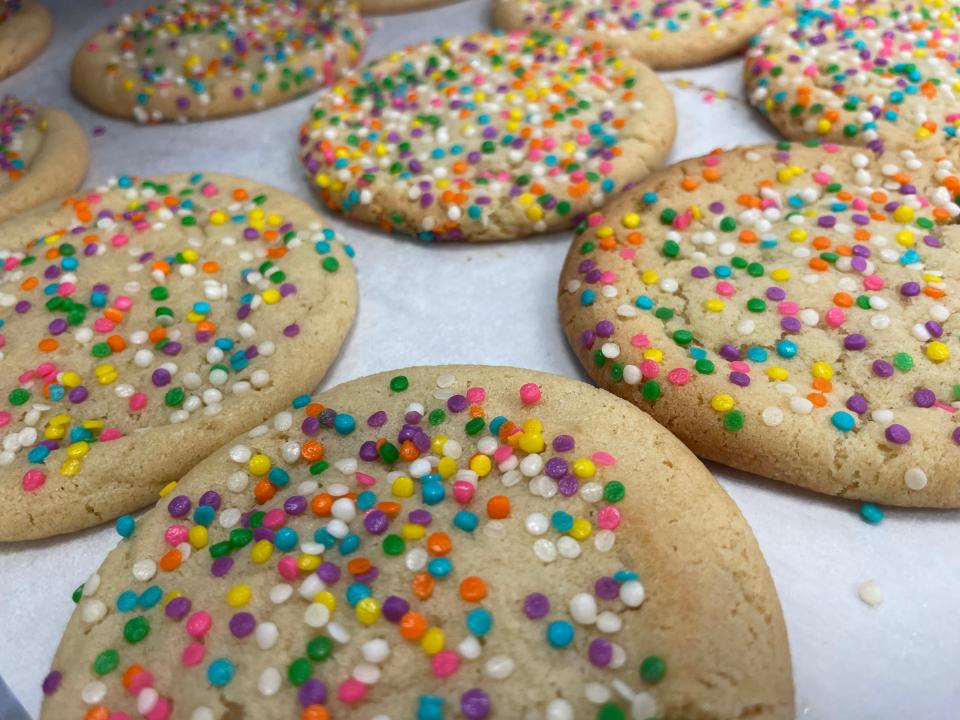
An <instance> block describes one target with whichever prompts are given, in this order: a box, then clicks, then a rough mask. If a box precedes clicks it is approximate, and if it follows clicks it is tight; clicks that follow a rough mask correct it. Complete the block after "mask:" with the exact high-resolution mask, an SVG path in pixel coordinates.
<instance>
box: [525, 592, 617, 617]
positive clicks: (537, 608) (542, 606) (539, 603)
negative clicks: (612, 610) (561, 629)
mask: <svg viewBox="0 0 960 720" xmlns="http://www.w3.org/2000/svg"><path fill="white" fill-rule="evenodd" d="M617 592H619V590H618V591H617ZM523 612H524V613H526V615H527V617H528V618H530V619H531V620H535V619H536V618H542V617H543V616H544V615H546V614H547V613H548V612H550V600H549V598H547V596H546V595H544V594H543V593H536V592H535V593H530V594H529V595H527V596H526V597H525V598H524V599H523Z"/></svg>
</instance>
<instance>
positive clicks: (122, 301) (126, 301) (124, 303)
mask: <svg viewBox="0 0 960 720" xmlns="http://www.w3.org/2000/svg"><path fill="white" fill-rule="evenodd" d="M113 305H114V307H115V308H117V310H124V311H126V310H129V309H130V308H131V307H133V300H131V299H130V298H129V297H128V296H126V295H118V296H117V299H116V300H114V301H113Z"/></svg>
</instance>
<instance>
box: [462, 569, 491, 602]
mask: <svg viewBox="0 0 960 720" xmlns="http://www.w3.org/2000/svg"><path fill="white" fill-rule="evenodd" d="M486 596H487V584H486V583H485V582H483V580H481V579H480V578H478V577H477V576H475V575H471V576H469V577H465V578H464V579H463V581H462V582H461V583H460V597H462V598H463V599H464V600H466V601H467V602H480V601H481V600H483V599H484V598H485V597H486Z"/></svg>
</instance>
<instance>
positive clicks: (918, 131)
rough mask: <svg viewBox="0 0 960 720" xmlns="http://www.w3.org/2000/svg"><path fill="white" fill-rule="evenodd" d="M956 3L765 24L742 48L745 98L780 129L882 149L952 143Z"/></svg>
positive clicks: (958, 106) (958, 115)
mask: <svg viewBox="0 0 960 720" xmlns="http://www.w3.org/2000/svg"><path fill="white" fill-rule="evenodd" d="M958 21H960V7H958V6H956V5H949V4H946V3H942V2H938V1H936V0H931V1H930V2H927V1H926V0H923V1H921V2H907V3H886V2H879V3H873V2H869V3H868V2H852V3H842V4H829V5H827V6H825V7H824V8H823V9H810V10H803V11H801V12H800V13H799V14H798V15H797V16H796V17H790V16H787V17H784V18H782V19H781V20H780V21H779V22H778V23H776V24H774V25H771V26H769V27H766V28H764V30H763V31H762V32H761V33H760V34H759V36H758V37H757V38H756V39H755V41H754V43H753V47H751V49H750V50H749V51H748V53H747V61H746V63H745V64H744V76H745V80H746V84H747V88H748V91H749V98H750V102H751V103H752V104H753V105H755V106H756V107H757V108H758V109H759V110H760V111H761V112H762V113H764V114H765V115H766V116H767V117H768V118H769V119H770V122H771V123H773V124H774V125H775V126H776V127H777V128H778V129H779V130H780V131H781V132H782V133H783V134H784V135H786V136H787V137H790V138H795V139H806V138H815V137H823V138H826V139H828V140H832V141H835V142H842V143H848V144H857V145H866V146H867V147H869V148H870V149H872V150H874V151H875V152H882V151H883V150H884V148H889V149H891V150H896V149H898V148H917V147H920V146H933V147H934V148H937V147H939V148H941V150H942V149H944V148H946V147H949V146H952V147H955V146H956V142H955V140H956V134H957V128H958V127H960V81H958V79H957V69H958V68H960V57H958V54H957V45H958V42H960V32H958V30H957V26H958Z"/></svg>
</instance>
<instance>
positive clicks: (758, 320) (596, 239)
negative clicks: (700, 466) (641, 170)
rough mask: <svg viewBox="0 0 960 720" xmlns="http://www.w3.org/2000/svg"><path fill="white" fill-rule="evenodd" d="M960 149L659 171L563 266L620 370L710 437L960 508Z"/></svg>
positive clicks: (823, 150)
mask: <svg viewBox="0 0 960 720" xmlns="http://www.w3.org/2000/svg"><path fill="white" fill-rule="evenodd" d="M958 193H960V179H958V177H957V172H956V168H955V165H954V164H953V163H952V162H951V161H950V160H948V159H940V160H932V159H928V158H921V157H920V156H918V155H916V154H914V153H913V152H912V151H909V150H904V151H902V152H900V153H892V152H891V153H887V154H885V155H883V156H881V157H876V156H875V155H874V154H873V153H871V152H869V151H866V150H859V149H856V148H844V147H841V146H837V145H823V146H822V147H821V146H817V145H815V144H814V145H813V146H803V145H791V144H789V143H781V144H778V145H767V146H758V147H746V148H740V149H736V150H732V151H729V152H719V151H718V152H716V153H713V154H710V155H707V156H705V157H701V158H697V159H693V160H686V161H683V162H680V163H678V164H676V165H674V166H672V167H671V168H669V169H667V170H664V171H663V172H661V173H658V174H657V175H655V176H654V177H651V178H650V179H649V180H648V181H646V182H644V183H642V184H640V185H639V186H638V187H636V188H634V189H633V190H632V191H630V192H629V193H626V194H625V195H623V196H622V197H621V198H618V199H617V200H616V201H615V202H614V203H612V204H610V205H609V206H608V207H607V208H606V209H605V210H604V211H603V212H602V213H597V214H595V215H593V216H592V217H591V218H590V219H589V220H588V221H587V222H586V223H585V224H584V227H583V228H582V232H581V234H580V236H579V237H578V238H577V239H576V240H575V242H574V243H573V245H572V247H571V249H570V253H569V255H568V256H567V262H566V265H565V267H564V269H563V273H562V277H561V281H560V308H561V314H562V316H563V319H564V325H565V330H566V333H567V336H568V339H569V340H570V343H571V345H572V346H573V348H574V350H575V351H576V353H577V355H578V357H579V358H580V360H581V362H582V363H583V365H584V367H585V368H586V369H587V371H588V372H589V373H590V374H591V375H592V376H593V377H594V378H596V379H597V381H598V382H599V383H600V384H601V385H602V386H604V387H606V388H609V389H611V390H612V391H614V392H616V393H618V394H620V395H622V396H623V397H625V398H627V399H629V400H631V401H632V402H635V403H636V404H637V405H639V406H640V407H641V408H643V409H645V410H647V411H648V412H650V413H651V414H652V415H653V416H654V417H655V418H658V419H659V420H660V421H661V422H663V423H664V424H665V425H667V426H668V427H669V428H670V429H672V430H673V431H674V432H675V433H677V435H679V436H680V437H681V439H683V440H684V441H685V442H686V443H687V444H689V445H690V446H691V447H692V448H693V449H694V451H695V452H697V453H698V454H700V455H701V456H703V457H708V458H711V459H714V460H718V461H720V462H725V463H727V464H729V465H733V466H734V467H738V468H742V469H745V470H750V471H753V472H756V473H759V474H761V475H766V476H768V477H772V478H775V479H778V480H783V481H786V482H790V483H794V484H797V485H802V486H804V487H808V488H811V489H814V490H817V491H819V492H825V493H830V494H835V495H840V496H844V497H852V498H862V499H866V500H875V501H880V502H885V503H891V504H898V505H918V506H933V507H938V506H945V507H955V506H957V505H960V483H958V482H957V481H956V474H955V472H954V470H953V468H954V466H955V464H956V462H957V461H958V460H960V446H958V444H960V426H958V424H957V416H956V409H957V407H960V405H958V400H960V385H958V384H957V383H958V373H957V369H958V362H957V348H956V345H955V342H954V337H955V333H956V324H957V319H956V318H957V314H956V311H957V309H958V308H957V299H956V297H955V293H954V285H955V283H956V279H955V278H956V276H957V273H958V272H960V258H958V255H957V252H956V249H955V247H954V246H953V244H954V243H955V242H956V241H957V239H958V233H957V227H956V225H955V220H956V218H957V215H958V213H960V208H958V207H957V204H956V196H957V195H958Z"/></svg>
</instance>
